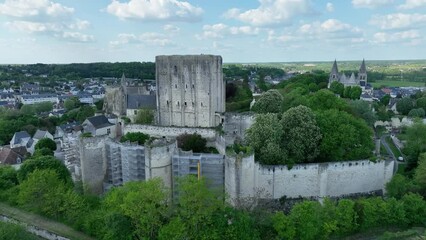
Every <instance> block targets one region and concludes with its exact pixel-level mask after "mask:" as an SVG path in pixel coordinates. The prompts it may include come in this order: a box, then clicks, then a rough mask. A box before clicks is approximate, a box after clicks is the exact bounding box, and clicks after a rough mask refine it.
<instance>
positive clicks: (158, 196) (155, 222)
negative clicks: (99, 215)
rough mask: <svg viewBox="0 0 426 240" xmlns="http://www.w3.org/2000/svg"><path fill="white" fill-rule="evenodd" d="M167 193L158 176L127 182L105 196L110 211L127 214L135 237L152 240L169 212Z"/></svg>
mask: <svg viewBox="0 0 426 240" xmlns="http://www.w3.org/2000/svg"><path fill="white" fill-rule="evenodd" d="M167 200H168V192H167V191H166V189H165V187H164V185H163V183H162V181H161V179H158V178H156V179H152V180H148V181H141V182H128V183H126V184H124V186H123V187H120V188H114V189H112V190H111V191H110V192H108V194H107V195H106V197H105V200H104V205H105V207H107V208H108V209H110V210H111V211H115V212H117V213H120V214H122V215H124V216H126V217H129V219H130V221H131V223H132V225H133V226H134V235H135V236H136V237H137V238H138V239H155V238H157V236H158V231H159V229H160V228H161V226H162V225H163V219H165V218H166V216H167V214H168V211H169V210H168V203H167Z"/></svg>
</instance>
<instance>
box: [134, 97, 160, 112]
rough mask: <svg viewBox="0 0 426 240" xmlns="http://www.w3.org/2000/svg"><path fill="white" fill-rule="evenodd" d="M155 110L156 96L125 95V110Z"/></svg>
mask: <svg viewBox="0 0 426 240" xmlns="http://www.w3.org/2000/svg"><path fill="white" fill-rule="evenodd" d="M139 108H149V109H156V108H157V97H156V95H127V109H139Z"/></svg>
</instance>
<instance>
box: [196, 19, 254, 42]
mask: <svg viewBox="0 0 426 240" xmlns="http://www.w3.org/2000/svg"><path fill="white" fill-rule="evenodd" d="M258 33H259V28H257V27H251V26H240V27H231V26H228V25H226V24H223V23H218V24H214V25H204V26H203V33H202V34H201V35H198V34H197V35H196V36H195V37H196V38H197V39H200V40H201V39H211V38H224V37H226V36H243V35H257V34H258Z"/></svg>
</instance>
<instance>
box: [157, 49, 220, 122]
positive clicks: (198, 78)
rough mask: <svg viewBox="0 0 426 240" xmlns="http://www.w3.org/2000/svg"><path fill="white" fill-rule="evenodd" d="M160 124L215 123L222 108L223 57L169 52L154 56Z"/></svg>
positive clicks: (218, 119) (218, 120)
mask: <svg viewBox="0 0 426 240" xmlns="http://www.w3.org/2000/svg"><path fill="white" fill-rule="evenodd" d="M155 65H156V81H157V111H158V112H157V114H158V115H157V117H158V118H157V119H158V124H159V125H160V126H180V127H185V126H186V127H215V126H217V125H219V124H220V123H222V121H223V113H224V112H225V84H224V82H223V73H222V57H221V56H213V55H172V56H157V57H156V58H155Z"/></svg>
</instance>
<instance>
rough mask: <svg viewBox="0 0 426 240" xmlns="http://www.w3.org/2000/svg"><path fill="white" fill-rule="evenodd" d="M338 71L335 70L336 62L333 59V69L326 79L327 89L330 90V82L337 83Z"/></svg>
mask: <svg viewBox="0 0 426 240" xmlns="http://www.w3.org/2000/svg"><path fill="white" fill-rule="evenodd" d="M339 78H340V76H339V69H338V68H337V61H336V59H334V63H333V67H332V68H331V73H330V77H329V78H328V87H329V88H330V85H331V83H332V82H335V81H339Z"/></svg>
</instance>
